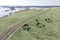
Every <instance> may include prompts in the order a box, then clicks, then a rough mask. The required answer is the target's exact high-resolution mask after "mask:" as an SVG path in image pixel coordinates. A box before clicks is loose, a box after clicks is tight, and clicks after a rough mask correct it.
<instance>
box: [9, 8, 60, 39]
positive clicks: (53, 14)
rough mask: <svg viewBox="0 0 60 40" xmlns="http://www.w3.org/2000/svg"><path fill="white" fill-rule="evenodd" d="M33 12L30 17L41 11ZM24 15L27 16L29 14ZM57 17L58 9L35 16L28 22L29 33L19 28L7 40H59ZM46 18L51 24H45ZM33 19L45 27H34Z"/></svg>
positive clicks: (59, 11) (59, 13) (59, 23)
mask: <svg viewBox="0 0 60 40" xmlns="http://www.w3.org/2000/svg"><path fill="white" fill-rule="evenodd" d="M45 10H46V9H45ZM33 11H34V10H33ZM33 11H32V14H31V15H34V13H41V11H35V12H33ZM26 13H27V15H29V14H28V13H29V12H26ZM30 13H31V12H30ZM27 15H26V16H27ZM23 16H24V15H23ZM59 17H60V8H51V9H50V11H48V12H47V13H44V14H41V15H39V16H36V17H35V18H33V19H31V20H30V21H29V22H28V24H29V27H30V28H31V29H30V30H29V31H26V30H23V28H22V27H21V28H20V29H19V30H17V31H16V32H15V33H14V34H13V35H12V36H11V38H9V40H60V18H59ZM46 18H50V19H51V20H52V22H50V23H47V22H46V21H45V19H46ZM35 19H38V20H39V22H40V23H42V24H44V25H45V27H42V28H39V27H38V26H36V21H35Z"/></svg>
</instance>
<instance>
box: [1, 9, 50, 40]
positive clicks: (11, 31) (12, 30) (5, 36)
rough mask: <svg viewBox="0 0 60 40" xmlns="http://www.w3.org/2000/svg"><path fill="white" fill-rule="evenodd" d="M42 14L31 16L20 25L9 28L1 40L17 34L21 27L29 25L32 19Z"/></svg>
mask: <svg viewBox="0 0 60 40" xmlns="http://www.w3.org/2000/svg"><path fill="white" fill-rule="evenodd" d="M49 10H50V9H48V10H46V11H44V12H42V13H40V14H44V13H46V12H48V11H49ZM40 14H37V15H34V16H31V17H30V18H27V19H26V20H23V21H21V22H20V23H18V24H17V25H15V26H13V27H12V28H9V29H8V30H7V31H5V32H3V33H2V35H0V40H7V39H8V37H9V36H10V35H11V34H12V33H13V32H15V31H16V30H17V29H18V28H21V26H23V25H24V24H25V23H28V22H29V20H31V19H32V18H34V17H36V16H38V15H40Z"/></svg>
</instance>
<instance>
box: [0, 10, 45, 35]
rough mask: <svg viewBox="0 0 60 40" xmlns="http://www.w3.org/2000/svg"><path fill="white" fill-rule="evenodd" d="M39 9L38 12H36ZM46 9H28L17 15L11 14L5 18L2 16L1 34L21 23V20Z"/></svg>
mask: <svg viewBox="0 0 60 40" xmlns="http://www.w3.org/2000/svg"><path fill="white" fill-rule="evenodd" d="M36 11H38V12H36ZM43 11H45V10H44V9H41V10H28V11H22V12H19V13H17V14H15V15H12V16H9V17H5V18H0V35H1V34H2V33H3V32H4V31H6V30H7V29H9V28H11V27H13V26H14V25H16V24H18V23H20V22H21V21H23V20H25V19H27V18H29V17H31V16H33V15H36V14H39V13H41V12H43Z"/></svg>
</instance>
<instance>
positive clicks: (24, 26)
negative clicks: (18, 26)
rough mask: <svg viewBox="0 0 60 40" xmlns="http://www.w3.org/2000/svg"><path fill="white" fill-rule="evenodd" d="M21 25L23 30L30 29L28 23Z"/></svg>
mask: <svg viewBox="0 0 60 40" xmlns="http://www.w3.org/2000/svg"><path fill="white" fill-rule="evenodd" d="M22 27H23V29H24V30H27V31H29V30H30V29H31V28H30V27H29V25H28V24H24V25H23V26H22Z"/></svg>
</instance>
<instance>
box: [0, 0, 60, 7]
mask: <svg viewBox="0 0 60 40" xmlns="http://www.w3.org/2000/svg"><path fill="white" fill-rule="evenodd" d="M0 5H4V6H6V5H7V6H60V0H0Z"/></svg>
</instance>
